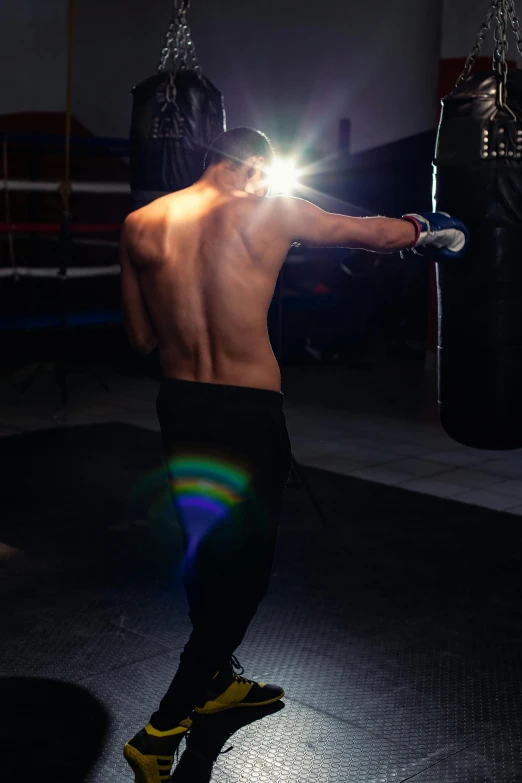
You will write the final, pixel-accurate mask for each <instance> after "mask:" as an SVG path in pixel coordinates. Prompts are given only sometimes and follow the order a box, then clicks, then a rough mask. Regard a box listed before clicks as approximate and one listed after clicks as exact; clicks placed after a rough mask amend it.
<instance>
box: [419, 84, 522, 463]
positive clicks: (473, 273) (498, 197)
mask: <svg viewBox="0 0 522 783" xmlns="http://www.w3.org/2000/svg"><path fill="white" fill-rule="evenodd" d="M496 84H497V82H496V76H495V74H494V73H493V72H491V73H477V74H475V75H474V76H472V77H470V78H468V79H467V80H466V81H465V82H464V83H463V84H462V85H461V86H460V87H458V88H457V89H456V90H455V91H454V92H453V93H452V94H451V95H450V96H448V97H447V98H445V99H444V101H443V109H442V116H441V122H440V126H439V132H438V138H437V147H436V153H435V161H434V202H435V204H434V208H435V209H437V210H439V211H443V212H449V213H450V214H452V215H455V216H456V217H458V218H459V219H460V220H462V221H463V222H464V223H465V224H466V225H467V227H468V228H469V233H470V245H469V250H468V252H467V254H466V255H465V256H464V257H463V258H462V259H461V260H458V261H444V262H439V263H437V289H438V326H439V329H438V335H439V339H438V373H439V375H438V384H439V412H440V417H441V423H442V426H443V427H444V429H445V430H446V432H447V433H448V435H450V437H452V438H453V439H454V440H456V441H458V442H459V443H463V444H465V445H467V446H471V447H474V448H478V449H495V450H496V449H499V450H500V449H517V448H522V71H517V70H511V71H509V75H508V85H507V95H508V99H507V105H508V106H509V107H510V108H511V110H512V112H513V113H514V115H515V116H514V117H511V116H510V115H508V113H507V112H506V111H505V110H501V111H500V112H499V111H498V110H497V107H496V94H497V88H496Z"/></svg>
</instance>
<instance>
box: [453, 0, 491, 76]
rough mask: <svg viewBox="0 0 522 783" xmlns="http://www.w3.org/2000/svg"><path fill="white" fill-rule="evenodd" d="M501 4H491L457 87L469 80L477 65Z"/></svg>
mask: <svg viewBox="0 0 522 783" xmlns="http://www.w3.org/2000/svg"><path fill="white" fill-rule="evenodd" d="M500 2H502V0H493V2H492V3H491V7H490V9H489V11H488V13H487V15H486V18H485V20H484V22H483V23H482V27H481V28H480V30H479V33H478V36H477V40H476V41H475V44H474V46H473V49H472V50H471V54H470V55H469V57H468V59H467V60H466V64H465V65H464V70H463V71H462V73H461V74H460V76H459V78H458V79H457V83H456V84H455V87H458V86H459V84H460V83H461V82H462V81H464V79H467V78H468V76H469V75H470V73H471V69H472V68H473V66H474V65H475V60H476V59H477V57H478V56H479V54H480V50H481V49H482V44H483V43H484V39H485V37H486V35H487V34H488V33H489V31H490V29H491V20H492V19H493V15H494V14H496V12H497V8H498V5H499V3H500Z"/></svg>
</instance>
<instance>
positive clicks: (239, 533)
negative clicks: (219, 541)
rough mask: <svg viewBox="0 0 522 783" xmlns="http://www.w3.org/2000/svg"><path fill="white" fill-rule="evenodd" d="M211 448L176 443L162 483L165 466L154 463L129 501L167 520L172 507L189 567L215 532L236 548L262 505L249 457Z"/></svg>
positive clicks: (136, 507)
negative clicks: (205, 541) (208, 537)
mask: <svg viewBox="0 0 522 783" xmlns="http://www.w3.org/2000/svg"><path fill="white" fill-rule="evenodd" d="M213 451H214V453H211V451H210V449H207V448H203V449H201V450H199V449H197V448H193V447H192V448H190V447H189V448H184V447H183V446H181V447H179V448H178V449H177V450H176V453H174V454H171V456H170V458H169V460H168V465H167V468H168V470H167V481H165V478H166V477H165V468H164V466H162V467H161V468H160V467H158V468H157V469H156V470H154V471H153V472H151V473H149V475H148V476H146V477H144V478H143V479H142V480H141V481H140V482H139V484H138V485H137V486H136V487H135V488H134V490H133V492H132V497H131V501H132V502H131V505H132V506H134V508H135V510H136V511H138V507H140V510H141V509H143V507H144V506H145V507H147V506H148V508H149V512H148V516H149V518H151V517H152V518H155V519H162V520H168V519H169V516H170V514H169V508H170V510H171V513H172V510H174V512H175V517H176V519H177V521H178V523H179V524H180V525H181V527H182V528H183V531H184V534H185V544H186V550H185V553H184V560H185V565H188V566H190V565H191V563H192V562H193V559H194V557H195V555H196V553H197V551H198V549H199V546H200V545H201V543H202V542H203V541H204V539H205V538H206V537H207V536H208V535H209V534H210V533H211V532H212V531H214V530H215V531H216V533H217V535H218V536H221V535H223V536H225V538H226V540H227V541H229V543H230V545H231V546H239V542H240V541H242V540H243V539H244V538H245V536H247V535H248V529H249V523H250V524H251V520H250V517H251V515H252V513H254V514H263V509H264V508H265V506H264V503H263V501H262V499H261V497H259V495H258V493H257V492H256V490H255V489H254V486H253V475H252V466H251V465H250V464H248V460H246V459H245V458H244V457H241V456H236V455H234V456H232V455H231V454H230V453H226V454H225V453H222V452H221V450H218V449H216V448H214V449H213ZM142 515H143V511H141V514H140V516H142ZM220 531H222V532H220ZM234 542H235V543H234Z"/></svg>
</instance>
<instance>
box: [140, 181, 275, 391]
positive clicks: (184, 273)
mask: <svg viewBox="0 0 522 783" xmlns="http://www.w3.org/2000/svg"><path fill="white" fill-rule="evenodd" d="M274 217H275V215H274V200H273V199H270V198H259V197H257V196H253V195H250V194H248V193H245V192H243V191H232V192H228V193H223V192H222V191H217V190H216V189H214V188H209V187H205V186H202V185H201V184H199V183H196V185H194V186H192V187H190V188H187V189H186V190H183V191H179V192H178V193H173V194H171V195H169V196H165V197H164V198H161V199H158V200H157V201H154V202H153V203H152V204H150V205H148V206H146V207H144V208H143V209H141V210H139V211H137V212H135V213H133V214H132V215H131V216H130V217H129V218H128V219H127V226H126V239H127V252H128V257H129V262H130V264H132V266H133V267H134V269H135V271H136V272H137V276H138V280H139V286H140V289H141V295H142V297H143V300H144V303H145V307H146V310H147V312H148V315H149V318H150V321H151V324H152V327H153V329H154V331H155V333H156V335H157V337H158V340H159V352H160V361H161V365H162V369H163V374H164V375H165V376H167V377H172V378H181V379H184V380H193V381H202V382H207V383H225V384H231V385H237V386H254V387H257V388H268V389H274V390H279V389H280V373H279V368H278V365H277V362H276V360H275V357H274V354H273V352H272V349H271V346H270V342H269V339H268V333H267V326H266V318H267V312H268V308H269V306H270V302H271V299H272V295H273V292H274V287H275V284H276V280H277V276H278V273H279V270H280V268H281V265H282V264H283V261H284V259H285V256H286V253H287V251H288V246H289V241H288V239H287V238H285V237H284V236H281V231H280V230H277V229H276V227H275V225H274Z"/></svg>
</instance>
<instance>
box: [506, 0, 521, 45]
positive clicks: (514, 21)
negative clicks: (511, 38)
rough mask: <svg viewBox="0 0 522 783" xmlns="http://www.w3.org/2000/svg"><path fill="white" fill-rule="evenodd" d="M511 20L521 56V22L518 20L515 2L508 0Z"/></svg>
mask: <svg viewBox="0 0 522 783" xmlns="http://www.w3.org/2000/svg"><path fill="white" fill-rule="evenodd" d="M507 5H508V14H509V20H510V22H511V27H512V28H513V32H514V33H515V38H516V39H517V48H518V51H519V53H520V54H522V33H521V31H520V21H519V19H518V15H517V10H516V8H515V0H507Z"/></svg>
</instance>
